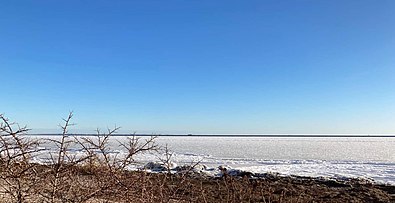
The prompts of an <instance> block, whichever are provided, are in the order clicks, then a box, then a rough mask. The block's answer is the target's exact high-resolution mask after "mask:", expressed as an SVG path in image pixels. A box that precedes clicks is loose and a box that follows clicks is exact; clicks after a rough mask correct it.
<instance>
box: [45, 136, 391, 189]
mask: <svg viewBox="0 0 395 203" xmlns="http://www.w3.org/2000/svg"><path fill="white" fill-rule="evenodd" d="M40 137H41V138H45V137H46V136H40ZM147 138H148V137H141V139H142V140H144V139H147ZM112 139H113V140H112V142H111V146H112V150H113V151H114V152H115V153H120V154H122V153H124V152H123V151H122V149H120V148H119V147H118V146H119V144H118V142H117V141H120V142H123V140H125V139H126V137H122V136H115V137H113V138H112ZM115 139H116V140H117V141H115ZM156 142H157V143H158V144H159V145H160V146H165V145H167V146H168V148H169V149H170V150H171V152H172V154H173V156H172V162H174V163H175V164H177V165H183V164H191V163H196V162H200V163H201V164H204V165H206V166H208V167H209V168H214V169H215V168H217V167H218V166H219V165H225V166H227V167H229V168H233V169H240V170H245V171H251V172H256V173H266V172H275V173H280V174H283V175H300V176H312V177H334V178H344V177H349V178H356V177H363V178H367V179H371V180H374V181H376V182H378V183H386V184H392V185H395V137H242V136H241V137H233V136H232V137H224V136H219V137H210V136H203V137H199V136H159V137H158V138H157V140H156ZM45 147H46V148H48V149H51V147H53V146H50V145H48V146H45ZM161 156H163V154H161V153H158V154H156V153H147V154H142V155H139V156H137V157H136V160H137V161H138V162H139V163H140V164H141V165H144V164H146V163H148V162H151V161H158V160H159V158H160V157H161ZM136 167H139V166H138V165H137V166H136Z"/></svg>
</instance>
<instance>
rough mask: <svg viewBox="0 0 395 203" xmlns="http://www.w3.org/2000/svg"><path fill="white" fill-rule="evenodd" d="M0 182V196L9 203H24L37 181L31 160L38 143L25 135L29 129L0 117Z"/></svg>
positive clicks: (34, 166) (36, 150)
mask: <svg viewBox="0 0 395 203" xmlns="http://www.w3.org/2000/svg"><path fill="white" fill-rule="evenodd" d="M0 122H1V123H0V179H1V183H0V185H1V187H2V190H1V193H3V194H5V196H9V199H10V200H11V201H12V202H23V201H24V200H26V199H28V198H29V196H31V190H32V189H33V187H34V186H35V184H36V183H37V182H38V181H39V180H38V179H37V178H35V177H36V173H37V170H36V166H37V165H36V164H32V163H31V161H30V160H31V159H32V158H33V157H34V156H35V155H36V154H37V153H38V152H39V151H40V149H39V148H38V146H39V144H40V142H39V140H36V139H29V138H27V137H26V136H25V135H26V133H27V132H28V131H29V129H28V128H27V127H26V126H24V127H20V126H19V125H18V124H16V123H14V122H10V121H9V119H8V118H6V117H5V116H4V115H2V114H0Z"/></svg>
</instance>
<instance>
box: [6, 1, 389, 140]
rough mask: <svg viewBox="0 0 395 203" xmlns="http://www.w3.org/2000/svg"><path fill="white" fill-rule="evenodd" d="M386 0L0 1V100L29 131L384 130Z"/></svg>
mask: <svg viewBox="0 0 395 203" xmlns="http://www.w3.org/2000/svg"><path fill="white" fill-rule="evenodd" d="M394 10H395V1H392V0H383V1H374V0H369V1H367V0H354V1H351V0H350V1H340V0H334V1H311V0H296V1H295V0H292V1H274V0H273V1H269V0H267V1H266V0H265V1H100V0H98V1H44V0H42V1H33V0H32V1H18V2H16V1H3V2H1V3H0V47H1V48H0V71H1V72H0V78H1V82H2V85H1V87H2V88H1V89H2V90H1V91H2V97H1V99H0V112H1V113H5V114H6V115H7V116H8V117H10V118H11V119H13V120H16V121H18V122H19V123H21V124H27V125H28V126H29V127H30V128H33V129H35V130H36V131H43V132H44V131H45V132H49V131H51V132H52V130H53V129H56V127H57V124H59V123H60V121H61V120H60V118H61V117H65V116H67V113H68V112H69V111H70V110H73V111H74V113H75V119H74V122H75V123H77V125H76V126H75V127H74V129H76V130H79V131H80V132H81V131H82V132H93V130H94V129H96V128H97V127H101V128H106V127H107V126H108V127H112V126H114V125H115V124H117V125H118V126H121V127H122V131H121V132H134V131H136V132H138V133H285V134H288V133H291V134H292V133H363V134H375V133H377V134H382V133H391V134H394V133H395V91H394V90H395V12H394Z"/></svg>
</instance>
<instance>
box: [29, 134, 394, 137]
mask: <svg viewBox="0 0 395 203" xmlns="http://www.w3.org/2000/svg"><path fill="white" fill-rule="evenodd" d="M27 135H29V136H60V135H61V134H59V133H33V134H27ZM68 135H69V136H96V135H97V134H88V133H86V134H81V133H77V134H73V133H71V134H68ZM133 135H134V136H141V137H144V136H157V137H279V138H287V137H289V138H294V137H307V138H309V137H311V138H314V137H323V138H326V137H327V138H337V137H339V138H340V137H344V138H365V137H366V138H391V137H395V135H374V134H373V135H366V134H360V135H357V134H356V135H341V134H340V135H338V134H332V135H331V134H308V135H303V134H113V136H118V137H126V136H133Z"/></svg>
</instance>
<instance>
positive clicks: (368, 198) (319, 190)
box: [0, 113, 395, 203]
mask: <svg viewBox="0 0 395 203" xmlns="http://www.w3.org/2000/svg"><path fill="white" fill-rule="evenodd" d="M72 116H73V115H72V113H70V114H69V116H68V118H67V119H64V124H63V125H62V126H61V128H62V136H61V137H60V139H56V140H55V139H53V140H35V139H29V137H28V136H25V134H26V132H28V129H27V128H26V127H20V126H18V125H17V124H15V123H12V122H10V121H9V120H8V119H7V118H6V117H4V116H3V115H0V120H1V125H0V186H1V188H0V202H18V203H22V202H51V203H55V202H73V203H79V202H92V203H96V202H265V203H269V202H294V203H297V202H391V201H392V202H393V201H394V196H393V194H394V193H395V187H394V186H381V185H374V184H371V183H362V182H359V181H348V182H337V181H322V180H319V179H314V178H303V177H278V176H273V175H270V174H266V175H262V176H261V177H258V178H257V177H255V178H251V177H249V176H248V174H247V175H245V176H243V177H232V176H230V175H227V174H226V170H224V173H225V175H224V176H222V177H207V176H204V175H202V174H200V173H198V172H194V170H191V169H192V168H193V167H189V168H188V167H185V168H184V169H182V170H180V171H179V172H177V173H176V174H171V173H170V170H167V171H164V173H147V172H145V171H128V170H126V169H127V167H128V166H130V165H133V164H135V160H134V158H135V156H136V155H137V154H139V153H144V152H150V151H155V150H159V147H158V146H157V145H156V143H155V137H151V138H149V139H146V140H141V139H139V138H137V137H131V138H129V139H128V141H127V142H126V143H119V145H120V147H122V148H123V150H124V151H126V152H127V154H126V155H125V156H122V157H121V156H117V155H116V154H111V153H109V150H110V149H109V144H108V142H109V139H110V137H111V135H113V134H114V133H115V132H116V131H117V130H118V128H114V129H112V130H108V131H107V132H106V133H100V131H98V132H97V136H96V137H73V136H69V135H68V133H67V129H68V128H69V127H70V126H71V125H72V124H71V119H72ZM14 128H15V129H14ZM42 142H52V143H53V144H55V145H56V146H57V151H56V152H55V153H54V152H52V153H50V162H49V163H48V164H45V165H43V164H35V163H33V161H32V160H33V158H34V157H35V156H36V155H37V154H38V153H40V152H42V149H41V148H39V146H40V143H42ZM71 145H76V146H79V148H80V149H81V151H82V152H83V153H82V155H79V156H76V155H72V154H70V153H68V150H69V148H70V146H71ZM165 153H166V156H165V158H164V159H162V160H161V161H162V162H163V165H164V166H165V167H166V166H167V167H166V168H167V169H169V168H170V167H169V165H170V162H171V153H170V152H169V149H168V148H167V147H166V148H165ZM391 194H392V196H391Z"/></svg>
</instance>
